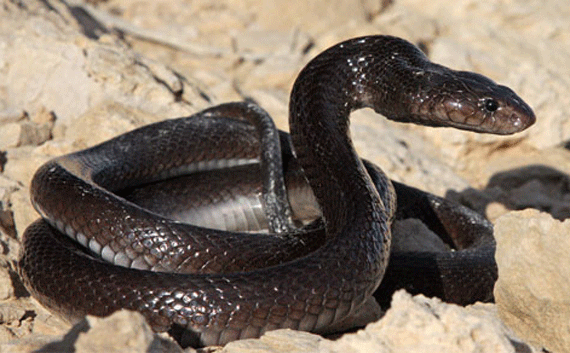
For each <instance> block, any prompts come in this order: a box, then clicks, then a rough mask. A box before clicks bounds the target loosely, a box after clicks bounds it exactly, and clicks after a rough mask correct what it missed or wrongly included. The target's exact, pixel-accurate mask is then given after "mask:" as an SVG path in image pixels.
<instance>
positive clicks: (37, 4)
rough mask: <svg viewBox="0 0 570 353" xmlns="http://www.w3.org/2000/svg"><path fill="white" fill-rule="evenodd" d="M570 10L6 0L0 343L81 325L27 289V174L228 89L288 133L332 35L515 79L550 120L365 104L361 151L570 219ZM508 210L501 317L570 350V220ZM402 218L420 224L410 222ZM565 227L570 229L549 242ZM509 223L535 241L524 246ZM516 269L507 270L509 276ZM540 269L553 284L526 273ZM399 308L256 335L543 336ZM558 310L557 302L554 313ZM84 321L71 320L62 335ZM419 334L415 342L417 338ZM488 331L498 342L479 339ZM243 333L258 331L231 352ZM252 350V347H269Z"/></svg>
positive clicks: (419, 177) (390, 347) (411, 171)
mask: <svg viewBox="0 0 570 353" xmlns="http://www.w3.org/2000/svg"><path fill="white" fill-rule="evenodd" d="M569 17H570V7H569V6H568V4H567V0H545V1H543V0H530V1H527V0H513V1H508V2H506V1H501V0H490V1H485V2H481V1H474V0H458V1H455V2H454V3H453V6H452V7H451V6H450V3H449V1H447V0H430V1H426V0H393V1H371V0H343V1H341V0H335V1H334V2H333V4H332V5H331V1H330V0H316V1H310V2H287V3H285V2H283V3H280V2H275V1H269V0H248V1H236V0H224V1H218V0H197V1H188V0H174V1H166V0H159V1H156V0H127V1H116V0H106V1H79V0H73V1H71V0H70V1H66V2H63V1H60V0H48V1H37V0H18V1H16V0H3V1H2V6H1V7H0V350H2V351H31V350H34V349H38V348H41V347H44V346H45V345H46V344H49V343H50V342H51V343H57V342H64V341H65V340H64V336H63V335H65V334H66V333H68V331H69V329H70V327H69V325H68V324H66V323H64V322H62V321H61V320H59V319H58V318H57V317H54V316H53V315H51V314H50V313H48V312H47V311H45V310H44V309H42V308H41V307H40V306H38V305H37V304H36V303H35V301H34V300H33V299H32V298H30V297H29V295H28V294H27V293H26V291H25V289H24V288H23V287H22V285H21V283H20V282H19V280H18V276H17V273H16V271H15V267H14V261H15V259H16V258H17V256H18V251H19V239H20V237H21V234H22V233H23V230H24V229H25V227H26V226H27V225H28V224H29V223H30V222H32V221H33V220H35V219H36V218H37V217H38V216H37V214H36V213H35V211H34V210H33V208H32V207H31V205H30V202H29V195H28V187H29V182H30V179H31V177H32V175H33V173H34V171H35V170H36V169H37V168H38V166H39V165H40V164H41V163H43V162H45V161H46V160H48V159H49V158H51V157H53V156H56V155H60V154H63V153H67V152H70V151H74V150H77V149H80V148H84V147H87V146H91V145H93V144H95V143H97V142H100V141H103V140H105V139H107V138H110V137H112V136H115V135H117V134H119V133H122V132H125V131H128V130H130V129H132V128H134V127H137V126H141V125H144V124H147V123H150V122H153V121H158V120H162V119H165V118H171V117H178V116H183V115H189V114H191V113H193V112H195V111H198V110H200V109H202V108H204V107H206V106H209V105H212V104H216V103H221V102H226V101H234V100H242V99H253V100H255V101H256V102H258V103H259V104H260V105H261V106H263V107H264V108H265V109H267V110H268V111H269V112H270V113H271V114H272V116H273V117H274V119H275V120H276V122H277V124H278V125H279V126H280V127H281V128H286V127H287V102H288V93H289V91H290V87H291V85H292V82H293V80H294V78H295V77H296V75H297V73H298V72H299V70H300V69H301V68H302V67H303V65H304V64H305V63H306V62H307V61H308V60H310V59H311V58H312V57H314V56H315V55H316V54H317V53H319V52H320V51H322V50H323V49H325V48H326V47H328V46H330V45H332V44H334V43H336V42H338V41H340V40H342V39H346V38H349V37H354V36H358V35H365V34H373V33H385V34H392V35H397V36H402V37H405V38H407V39H409V40H410V41H412V42H415V43H417V44H419V45H421V46H422V47H423V48H424V49H425V50H426V51H427V53H428V55H429V56H430V57H431V58H432V59H433V60H434V61H437V62H440V63H442V64H445V65H448V66H451V67H454V68H458V69H467V70H472V71H477V72H480V73H482V74H484V75H487V76H489V77H491V78H493V79H495V80H496V81H498V82H501V83H504V84H506V85H508V86H510V87H512V88H513V89H514V90H515V91H517V92H518V93H519V94H520V95H521V96H522V97H524V99H525V100H526V101H527V102H528V103H529V104H530V105H531V106H532V107H533V108H534V110H535V113H536V115H537V117H538V121H537V124H536V125H535V126H534V127H532V128H531V129H529V130H528V131H526V132H524V133H522V134H518V135H515V136H511V137H497V136H487V135H477V134H469V133H465V132H461V131H456V130H450V129H429V128H424V127H415V126H408V125H401V124H395V123H392V122H388V121H386V120H385V119H378V118H377V117H376V115H375V114H374V113H373V112H370V111H360V112H357V113H356V114H355V117H354V119H353V122H352V133H353V137H354V139H355V144H356V147H357V149H358V150H359V152H360V153H361V154H362V155H363V156H365V157H366V158H368V159H370V160H372V161H373V162H375V163H377V164H378V165H380V166H382V168H383V169H384V171H385V172H387V174H388V175H389V176H390V177H392V178H394V179H396V180H399V181H403V182H405V183H407V184H410V185H413V186H416V187H419V188H421V189H424V190H427V191H431V192H434V193H436V194H439V195H447V196H448V197H450V198H452V199H455V200H458V201H460V202H462V203H464V204H466V205H469V206H471V207H473V208H475V209H477V210H479V211H480V212H482V213H485V214H486V215H487V216H488V217H489V218H490V219H491V220H495V219H497V218H498V217H500V216H501V215H503V214H505V213H508V212H509V210H518V209H524V208H529V207H532V208H536V209H539V210H542V211H544V212H548V213H550V214H551V215H552V216H553V217H555V218H557V219H565V218H568V216H569V215H570V208H569V206H568V202H569V200H570V197H569V196H568V190H570V183H569V182H568V180H569V179H568V178H569V175H570V152H569V151H568V149H567V147H568V142H567V141H568V140H569V138H570V119H568V113H569V112H570V96H569V95H568V94H567V92H568V91H569V90H570V72H569V71H568V70H567V69H566V68H567V67H569V66H570V62H569V60H570V59H569V58H570V36H568V33H570V22H569V21H568V18H569ZM505 217H509V218H502V220H501V222H500V224H499V226H498V232H500V233H501V234H504V235H506V236H502V235H500V236H499V239H498V242H499V249H500V251H499V255H498V256H499V266H500V276H501V279H500V281H499V284H498V285H497V292H496V294H497V301H498V304H499V305H498V307H499V310H500V317H501V318H503V319H504V320H505V322H506V323H507V324H508V325H510V326H511V328H512V329H513V331H514V332H516V333H517V334H519V335H520V336H521V337H522V338H524V339H525V340H528V342H532V343H534V344H536V345H537V346H539V347H540V346H544V347H547V348H548V349H551V350H554V351H561V352H563V351H570V347H569V343H568V342H567V341H564V339H565V337H566V338H567V337H568V336H570V335H568V331H556V330H557V329H559V328H560V327H563V328H564V327H565V328H566V330H567V327H568V326H563V325H562V326H553V325H551V324H550V320H551V318H553V317H556V318H558V319H560V320H562V321H561V322H564V320H565V322H569V321H570V320H569V319H570V318H569V317H568V314H567V312H568V302H567V301H566V302H564V294H565V293H566V294H567V293H568V288H566V287H565V284H564V283H566V285H567V283H568V281H566V282H560V283H559V282H557V281H559V280H558V279H556V276H555V274H556V273H557V272H559V271H560V269H561V268H563V264H564V263H566V262H568V255H567V254H564V253H563V251H560V250H561V249H563V247H562V246H561V245H560V244H563V242H564V241H565V240H564V239H563V236H564V235H566V234H567V226H565V225H558V224H557V223H556V221H554V220H551V219H546V218H544V217H540V218H537V219H535V218H534V217H535V216H528V215H525V214H523V215H521V214H508V215H507V216H505ZM527 217H530V219H527ZM521 218H522V220H520V221H519V219H521ZM518 222H522V223H518ZM533 224H534V225H533ZM405 226H406V227H408V229H419V228H414V227H419V226H418V225H415V224H411V223H410V224H406V225H405ZM541 229H542V230H541ZM538 234H544V235H543V236H542V237H541V238H538ZM552 234H556V235H557V237H556V238H555V239H559V241H558V242H557V241H552V242H547V241H546V240H544V239H543V238H545V235H546V237H547V236H549V235H552ZM507 235H510V236H507ZM513 236H516V237H518V238H522V240H523V241H520V242H519V243H520V244H515V245H517V247H515V250H513V251H514V252H513V253H511V252H510V247H511V246H510V245H508V244H509V242H510V241H511V240H513V239H515V238H513ZM538 239H541V240H538ZM513 246H514V245H513ZM518 246H522V247H521V248H519V247H518ZM518 251H522V253H518ZM528 253H534V254H542V255H541V257H540V259H544V260H545V261H546V262H539V259H538V258H536V259H535V257H529V258H528V261H527V262H526V263H525V264H524V265H525V266H528V267H527V268H525V269H524V270H522V269H519V268H517V266H518V265H516V266H514V267H513V266H512V264H514V262H511V261H514V260H518V261H523V262H524V260H525V259H527V255H526V254H528ZM509 254H511V255H509ZM502 259H503V260H502ZM553 259H557V260H556V261H555V260H553ZM535 260H536V261H537V262H532V261H535ZM549 261H550V262H549ZM531 264H532V265H531ZM522 265H523V264H521V266H522ZM566 267H568V266H565V267H564V268H566ZM508 271H512V272H511V274H509V275H508V276H507V275H505V273H509V272H508ZM531 274H537V277H536V279H539V280H540V282H536V281H535V280H529V282H524V281H525V280H528V278H530V275H531ZM564 275H565V274H564V272H562V273H561V274H560V276H564ZM527 276H529V277H527ZM506 277H508V278H506ZM510 278H512V279H513V280H512V281H507V280H508V279H510ZM525 283H526V284H525ZM525 286H526V287H525ZM519 289H520V291H519ZM515 290H516V291H517V293H520V295H521V296H524V298H522V297H521V298H520V300H521V302H522V300H524V303H528V305H527V306H526V307H525V308H524V309H525V310H526V309H528V311H521V308H519V307H516V306H514V305H516V304H517V302H516V300H514V299H512V298H514V297H513V296H510V294H509V295H507V293H513V291H515ZM566 297H567V295H566ZM517 298H518V297H517ZM394 303H395V307H394V308H393V309H392V310H391V311H389V314H388V315H387V316H386V317H385V318H384V319H382V320H381V321H380V322H379V323H377V324H374V325H370V326H369V327H368V328H367V329H366V330H365V331H363V332H360V333H357V334H354V335H351V336H347V337H346V338H342V339H341V340H339V341H335V342H333V341H328V340H325V339H323V338H320V337H318V336H314V337H313V335H310V334H306V333H297V332H291V331H289V332H285V333H283V332H281V331H278V332H275V333H269V334H267V335H266V336H265V337H264V338H262V339H261V340H259V341H248V342H249V343H248V344H257V343H251V342H265V343H263V344H266V345H267V346H272V345H274V343H275V341H279V340H281V341H284V342H285V343H291V344H292V342H293V341H294V340H301V341H303V342H307V344H309V345H310V347H309V346H307V347H309V348H310V349H309V348H307V349H306V351H314V350H313V348H314V347H316V348H315V349H322V350H328V351H339V350H341V349H343V348H340V347H345V346H344V345H345V344H349V341H350V342H355V343H354V345H356V346H358V345H362V346H364V345H365V344H378V345H380V346H378V345H377V346H374V347H382V349H385V350H386V351H404V350H405V349H410V350H414V351H422V350H429V349H430V348H434V346H433V344H441V345H443V344H447V343H445V342H455V343H454V344H455V345H454V346H446V348H445V349H446V350H449V351H454V350H455V351H459V350H460V349H463V351H478V349H483V348H481V347H485V348H484V349H485V350H487V348H488V347H490V346H488V345H487V344H495V346H493V347H495V348H488V349H489V350H490V351H513V350H518V351H521V352H527V351H529V349H530V348H528V347H527V346H526V344H524V343H520V342H519V341H518V340H517V339H515V338H514V336H512V335H510V334H508V333H506V331H504V328H503V327H502V325H500V324H499V323H498V322H497V321H496V318H495V317H494V314H493V313H494V311H495V310H496V309H495V307H494V306H490V305H485V306H474V307H472V308H468V309H466V310H462V309H460V308H458V307H455V306H448V305H446V304H441V303H437V302H436V301H428V300H426V299H424V298H413V299H410V298H407V297H406V296H404V295H400V296H399V297H397V299H396V300H395V302H394ZM426 303H427V304H426ZM549 305H551V306H552V308H555V309H551V310H555V311H553V312H550V311H548V308H549ZM404 309H405V311H401V310H404ZM475 311H476V312H478V313H479V312H483V311H484V312H486V314H481V315H479V314H474V312H475ZM397 312H400V313H401V314H396V313H397ZM404 313H409V314H404ZM441 315H443V316H441ZM448 315H451V316H456V317H457V322H458V323H457V325H455V324H454V325H449V324H447V323H446V322H444V319H443V318H445V317H448ZM473 315H475V316H473ZM521 315H522V316H521ZM546 315H550V316H546ZM436 316H440V318H439V319H437V320H436ZM414 318H415V319H414ZM418 318H422V319H418ZM412 319H413V320H416V319H417V320H419V321H413V320H412ZM410 320H412V321H410ZM479 320H483V321H479ZM104 322H107V321H105V320H104V321H101V325H103V326H104V325H106V324H104ZM135 322H137V321H136V320H135ZM414 322H418V323H419V322H421V323H422V324H421V325H419V324H418V326H414V325H413V323H414ZM481 322H485V323H484V324H483V323H481ZM531 323H532V325H531ZM97 325H99V323H98V324H97ZM108 325H113V324H111V323H108ZM134 325H135V326H133V327H132V328H133V330H131V331H130V332H131V333H132V335H133V336H132V337H146V338H145V339H144V340H143V342H146V343H144V344H148V342H149V341H148V340H149V339H150V340H151V341H150V342H154V340H155V339H157V338H156V336H154V335H150V334H145V333H144V332H147V331H145V330H147V329H145V328H144V324H141V323H140V322H138V323H136V324H134ZM422 325H425V326H422ZM446 325H447V326H446ZM478 325H480V326H478ZM94 326H95V324H93V327H94ZM109 327H112V326H109ZM535 328H539V329H537V330H535ZM388 329H390V330H392V331H386V332H393V334H389V335H388V336H389V337H388V338H389V340H388V339H387V340H383V339H380V338H377V337H383V336H379V335H382V334H384V333H381V332H379V331H382V332H384V330H388ZM74 330H77V328H75V329H74ZM437 330H440V331H437ZM470 330H471V331H470ZM92 331H94V332H95V331H97V330H95V328H93V329H92ZM489 331H492V332H491V333H490V332H489ZM72 332H76V331H73V330H72V331H69V333H68V336H67V337H69V335H71V334H72ZM111 332H112V330H111ZM141 332H142V333H141ZM405 332H407V333H405ZM466 332H468V333H469V335H467V336H469V337H467V336H466ZM147 333H148V332H147ZM432 333H433V334H432ZM439 334H441V336H438V335H439ZM487 334H489V336H487ZM564 334H566V336H564ZM141 335H142V336H141ZM145 335H146V336H145ZM430 335H431V336H430ZM480 335H483V336H480ZM509 335H510V336H509ZM444 336H445V338H443V337H444ZM81 337H82V336H81ZM293 337H295V338H293ZM407 337H415V338H418V339H417V341H414V342H411V343H410V341H406V340H407ZM438 337H441V340H439V338H438ZM465 337H467V338H465ZM479 337H490V338H488V340H487V339H485V340H484V341H485V342H482V341H481V340H478V338H479ZM506 337H510V339H507V338H506ZM415 338H414V339H415ZM133 339H134V338H133ZM80 341H81V340H80V339H79V338H77V342H75V341H74V342H75V343H77V344H79V343H80ZM436 341H437V342H436ZM434 342H435V343H434ZM493 342H494V343H493ZM509 342H510V344H511V346H510V347H509V345H508V343H509ZM517 342H519V343H517ZM75 343H74V344H75ZM105 343H106V342H105ZM241 344H245V343H239V342H238V343H235V344H232V345H231V346H228V347H226V348H225V349H228V350H229V349H234V348H231V347H235V346H239V345H241ZM351 344H352V343H351ZM407 344H408V346H406V345H407ZM409 344H416V346H411V345H409ZM341 345H342V346H341ZM441 345H440V346H438V347H441ZM68 347H70V346H68ZM167 347H169V346H167ZM406 347H407V348H406ZM410 347H414V348H410ZM76 348H77V346H76ZM173 349H175V348H173ZM256 349H258V348H243V350H242V351H244V352H247V351H263V350H261V349H259V350H256ZM347 349H348V348H347ZM378 349H379V350H380V349H381V348H378ZM434 349H435V348H434ZM493 349H494V350H493ZM279 350H283V349H279V348H278V349H277V351H279ZM436 350H437V349H436ZM267 351H270V350H267ZM274 351H275V350H274ZM380 351H381V350H380Z"/></svg>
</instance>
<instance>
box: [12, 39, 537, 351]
mask: <svg viewBox="0 0 570 353" xmlns="http://www.w3.org/2000/svg"><path fill="white" fill-rule="evenodd" d="M361 108H372V109H373V110H374V111H375V112H376V113H378V114H379V116H383V117H385V118H387V119H390V120H393V121H397V122H411V123H416V124H420V125H425V126H433V127H454V128H459V129H463V130H468V131H473V132H479V133H493V134H500V135H506V134H512V133H516V132H519V131H522V130H524V129H526V128H527V127H529V126H530V125H532V124H533V123H534V122H535V116H534V113H533V111H532V109H531V108H530V107H529V106H528V105H527V104H526V103H525V102H524V101H523V100H522V99H521V98H520V97H519V96H518V95H517V94H516V93H515V92H513V91H512V90H511V89H509V88H508V87H505V86H502V85H499V84H497V83H495V82H494V81H492V80H491V79H489V78H486V77H485V76H482V75H480V74H477V73H473V72H467V71H457V70H453V69H449V68H446V67H444V66H442V65H439V64H436V63H433V62H431V61H430V60H429V59H428V58H427V56H426V55H425V54H424V53H423V52H422V51H421V50H420V49H418V48H417V47H416V46H414V45H413V44H411V43H410V42H408V41H406V40H404V39H401V38H397V37H393V36H388V35H373V36H365V37H359V38H353V39H349V40H347V41H344V42H341V43H339V44H336V45H334V46H332V47H330V48H329V49H327V50H325V51H323V52H322V53H320V54H319V55H317V56H316V57H315V58H313V59H312V60H311V61H310V62H309V63H308V64H307V65H306V66H305V67H304V68H303V69H302V70H301V72H300V73H299V75H298V77H297V78H296V80H295V82H294V84H293V88H292V91H291V95H290V101H289V129H290V135H287V136H286V138H287V139H288V140H287V141H289V142H285V141H284V139H285V137H284V136H285V133H280V132H276V131H277V130H276V129H275V128H274V126H272V122H271V119H269V120H268V119H266V115H267V114H266V113H265V112H264V111H263V110H262V109H261V108H259V107H258V106H257V105H255V104H252V103H247V102H245V103H244V102H240V103H227V104H224V105H220V106H218V107H213V108H209V109H207V110H205V111H202V112H199V113H197V114H195V115H193V116H190V117H183V118H177V119H170V120H164V121H161V122H157V123H154V124H150V125H147V126H143V127H141V128H138V129H135V130H133V131H130V132H127V133H125V134H123V135H120V136H117V137H115V138H113V139H111V140H108V141H105V142H103V143H101V144H99V145H96V146H94V147H91V148H88V149H85V150H82V151H78V152H74V153H71V154H68V155H64V156H60V157H57V158H54V159H52V160H51V161H48V162H47V163H46V164H44V165H43V166H41V167H40V168H39V169H38V171H37V172H36V174H35V175H34V177H33V179H32V182H31V186H30V193H31V199H32V203H33V205H34V207H35V208H36V210H37V211H38V213H39V214H40V215H41V217H42V218H41V219H39V220H38V221H36V222H34V223H33V224H32V225H30V226H29V227H28V228H27V229H26V231H25V233H24V235H23V252H22V256H21V258H20V260H19V262H18V269H19V273H20V276H21V278H22V279H23V283H24V284H25V286H26V288H27V289H28V291H29V292H30V293H31V294H32V295H33V296H34V297H35V298H37V299H38V301H39V302H40V303H42V304H43V305H44V306H46V307H48V308H49V309H50V310H52V311H54V312H56V313H58V314H60V315H61V316H63V317H66V318H68V319H69V320H72V321H73V320H78V319H80V318H81V317H83V316H84V315H86V314H90V315H96V316H106V315H109V314H110V313H112V312H114V311H117V310H119V309H130V310H135V311H138V312H140V313H142V314H143V316H144V317H145V318H146V320H147V322H148V323H149V324H150V325H151V327H152V328H153V329H154V330H155V331H170V332H182V336H183V337H184V339H183V340H184V342H185V344H186V345H191V346H195V347H197V346H207V345H223V344H226V343H228V342H231V341H234V340H237V339H243V338H250V337H259V336H261V335H262V334H263V333H265V332H267V331H269V330H274V329H278V328H291V329H296V330H304V331H309V332H315V333H320V334H325V333H330V332H334V331H335V328H336V327H338V325H339V324H340V323H342V322H343V321H344V320H346V318H347V317H350V315H352V314H353V313H354V312H355V311H357V310H358V309H359V308H361V307H362V305H363V303H365V302H366V301H367V300H368V299H369V298H370V297H371V296H373V295H374V293H375V292H376V291H377V289H378V287H379V286H381V282H383V278H384V276H385V273H386V271H387V267H388V264H389V260H390V257H391V254H390V245H391V237H392V235H391V230H390V226H391V223H392V221H393V219H394V217H396V215H397V214H398V213H406V212H411V213H412V214H414V215H416V216H418V217H420V218H421V217H422V215H421V213H422V211H421V210H420V209H421V207H416V206H414V205H416V204H417V202H416V201H414V198H415V197H416V196H418V195H420V196H422V195H424V199H425V194H421V193H419V194H418V192H417V190H415V189H413V188H409V187H406V186H404V185H400V184H393V183H391V182H390V181H389V179H388V178H387V177H386V176H385V175H384V174H383V173H382V172H381V171H380V170H379V169H378V168H374V167H373V166H370V164H369V163H368V162H366V161H364V160H363V159H361V158H359V156H358V154H357V153H356V151H355V148H354V146H353V144H352V140H351V138H350V128H349V125H350V124H349V122H350V114H351V112H353V111H354V110H357V109H361ZM288 144H290V148H291V150H292V151H291V156H293V158H292V160H294V163H297V164H298V168H297V169H298V170H300V171H301V172H302V175H303V178H302V179H304V181H305V183H306V185H308V187H309V188H310V190H311V193H312V195H313V196H312V197H314V200H315V202H316V204H317V205H318V214H319V216H318V218H317V219H316V220H313V221H310V222H306V223H305V224H299V223H298V222H296V221H295V219H294V218H295V217H294V208H295V207H291V206H290V204H291V205H292V204H294V202H293V201H290V200H288V197H289V196H288V194H287V184H288V181H287V176H286V175H285V173H283V165H284V164H285V163H286V161H285V160H284V159H287V157H284V154H283V153H282V152H280V151H281V149H282V148H283V149H287V146H288ZM232 168H238V169H239V168H246V169H247V170H250V171H251V170H254V171H256V173H258V174H260V175H258V177H260V178H261V179H262V180H263V181H262V187H261V188H262V192H261V196H259V193H257V194H256V195H258V196H259V198H260V199H261V205H262V206H263V207H262V208H259V207H257V208H255V210H253V211H252V212H257V213H260V214H262V216H263V215H264V216H266V219H267V220H268V221H267V223H268V226H267V227H268V228H269V231H259V232H256V231H253V232H249V231H228V230H220V229H213V228H210V227H205V226H200V225H196V224H189V223H186V222H181V221H178V220H175V219H170V218H168V217H165V216H164V215H160V214H159V213H157V212H155V211H152V210H150V209H148V208H146V207H143V206H140V205H138V204H136V203H135V202H133V201H129V200H128V199H127V198H125V197H123V196H121V190H125V189H129V188H133V187H137V186H139V185H144V184H149V183H153V182H158V181H160V180H164V179H169V178H175V177H179V176H183V175H188V176H192V175H198V174H200V173H207V172H211V171H216V170H218V171H220V170H230V169H232ZM292 170H295V168H292ZM250 173H251V172H250ZM231 175H232V174H230V177H229V178H231ZM203 177H204V178H207V177H206V176H203ZM206 180H207V179H206ZM212 184H215V183H212ZM237 184H238V186H239V182H238V183H237ZM237 194H239V192H237ZM396 196H398V197H401V198H402V200H403V203H404V204H405V205H412V207H409V208H408V210H406V207H405V206H404V207H398V206H396V205H397V203H398V202H397V200H396ZM408 197H409V198H411V199H412V201H406V200H405V199H406V198H408ZM426 200H427V201H425V202H423V204H424V205H428V206H429V207H428V208H430V209H431V210H432V212H431V213H432V215H435V217H438V216H442V215H443V216H445V214H448V213H449V212H448V211H449V210H447V211H445V210H443V211H441V210H442V208H441V207H440V206H442V205H443V209H445V208H446V207H447V208H449V207H448V206H449V204H448V203H445V202H442V199H439V198H434V197H431V198H430V197H427V199H426ZM410 210H411V211H410ZM418 210H419V211H418ZM434 210H435V211H434ZM440 211H441V212H440ZM451 213H452V214H453V211H451ZM455 214H456V216H457V217H456V218H459V219H461V218H462V217H463V216H462V214H463V213H462V212H456V213H455ZM244 217H246V218H247V217H248V216H247V215H245V216H244ZM262 218H263V217H262ZM428 218H429V217H428ZM471 221H472V218H471V216H470V215H469V214H467V216H466V217H464V218H463V221H460V222H459V223H460V224H462V225H461V226H460V227H459V232H455V233H458V234H459V236H458V238H461V234H460V233H461V232H462V231H463V230H464V229H466V228H468V227H469V224H468V223H470V222H471ZM435 223H438V224H439V225H442V224H443V227H444V228H446V227H447V229H448V230H449V229H450V227H451V228H452V227H453V225H451V226H446V221H445V219H441V217H440V219H439V220H438V221H437V222H435ZM451 223H453V222H451ZM451 233H454V231H453V230H451ZM460 240H461V239H460ZM485 256H486V257H487V258H488V255H485ZM485 256H483V257H485ZM491 256H492V255H491ZM392 258H394V256H392ZM443 266H445V264H444V265H443ZM396 267H397V266H396ZM467 271H470V270H469V269H467ZM400 275H401V274H398V275H397V276H396V280H398V278H397V277H398V276H400Z"/></svg>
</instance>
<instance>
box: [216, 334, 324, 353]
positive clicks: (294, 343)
mask: <svg viewBox="0 0 570 353" xmlns="http://www.w3.org/2000/svg"><path fill="white" fill-rule="evenodd" d="M322 340H323V338H322V337H321V336H318V335H315V334H312V333H308V332H301V331H293V330H289V329H283V330H275V331H269V332H267V333H265V334H264V335H263V336H261V337H260V338H258V339H246V340H241V341H235V342H230V343H228V344H227V345H226V346H225V347H224V348H223V349H221V350H220V351H219V352H220V353H247V352H257V353H279V352H291V353H301V352H307V353H309V352H317V350H318V345H319V342H320V341H322Z"/></svg>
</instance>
